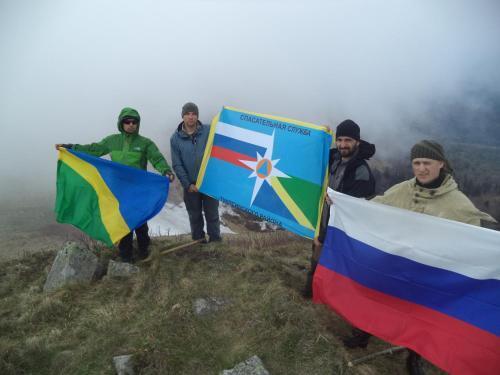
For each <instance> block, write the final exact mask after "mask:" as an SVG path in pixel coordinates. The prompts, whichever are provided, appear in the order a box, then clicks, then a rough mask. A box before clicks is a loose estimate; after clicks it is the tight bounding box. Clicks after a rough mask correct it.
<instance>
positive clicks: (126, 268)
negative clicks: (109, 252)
mask: <svg viewBox="0 0 500 375" xmlns="http://www.w3.org/2000/svg"><path fill="white" fill-rule="evenodd" d="M137 272H139V267H137V266H134V265H133V264H130V263H124V262H115V261H113V260H110V261H109V264H108V272H107V275H108V277H129V276H131V275H133V274H134V273H137Z"/></svg>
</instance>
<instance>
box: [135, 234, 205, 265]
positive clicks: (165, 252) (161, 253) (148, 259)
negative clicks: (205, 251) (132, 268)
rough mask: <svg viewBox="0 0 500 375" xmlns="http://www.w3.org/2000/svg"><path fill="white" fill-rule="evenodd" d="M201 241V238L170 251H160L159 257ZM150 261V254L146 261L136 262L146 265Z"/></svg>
mask: <svg viewBox="0 0 500 375" xmlns="http://www.w3.org/2000/svg"><path fill="white" fill-rule="evenodd" d="M201 241H203V238H201V239H199V240H196V241H191V242H188V243H185V244H182V245H179V246H176V247H173V248H171V249H167V250H163V251H160V256H162V255H165V254H169V253H172V252H174V251H177V250H180V249H184V248H186V247H189V246H192V245H196V244H197V243H200V242H201ZM152 259H153V258H152V257H151V254H150V255H149V257H147V258H146V259H143V260H141V261H139V262H137V264H143V263H147V262H150V261H151V260H152Z"/></svg>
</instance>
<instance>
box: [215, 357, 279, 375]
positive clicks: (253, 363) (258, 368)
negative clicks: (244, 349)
mask: <svg viewBox="0 0 500 375" xmlns="http://www.w3.org/2000/svg"><path fill="white" fill-rule="evenodd" d="M220 375H269V372H268V371H267V370H266V369H265V367H264V364H263V363H262V361H261V359H260V358H259V357H257V356H256V355H254V356H253V357H250V358H249V359H247V360H246V361H245V362H241V363H238V364H237V365H236V366H234V367H233V368H232V369H230V370H224V371H222V372H221V373H220Z"/></svg>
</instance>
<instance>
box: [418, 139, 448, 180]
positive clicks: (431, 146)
mask: <svg viewBox="0 0 500 375" xmlns="http://www.w3.org/2000/svg"><path fill="white" fill-rule="evenodd" d="M410 158H411V160H413V159H416V158H427V159H432V160H438V161H443V162H444V168H443V169H444V171H445V172H447V173H451V172H452V171H453V169H452V168H451V165H450V163H449V161H448V160H447V159H446V157H445V156H444V150H443V146H441V145H440V144H439V143H437V142H435V141H430V140H427V139H424V140H422V141H420V142H418V143H416V144H415V145H414V146H413V147H412V148H411V153H410Z"/></svg>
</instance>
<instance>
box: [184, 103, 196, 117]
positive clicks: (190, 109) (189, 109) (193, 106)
mask: <svg viewBox="0 0 500 375" xmlns="http://www.w3.org/2000/svg"><path fill="white" fill-rule="evenodd" d="M189 112H194V114H195V115H196V116H198V113H199V112H198V106H197V105H196V104H194V103H191V102H188V103H186V104H184V105H183V106H182V117H184V115H185V114H186V113H189Z"/></svg>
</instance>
